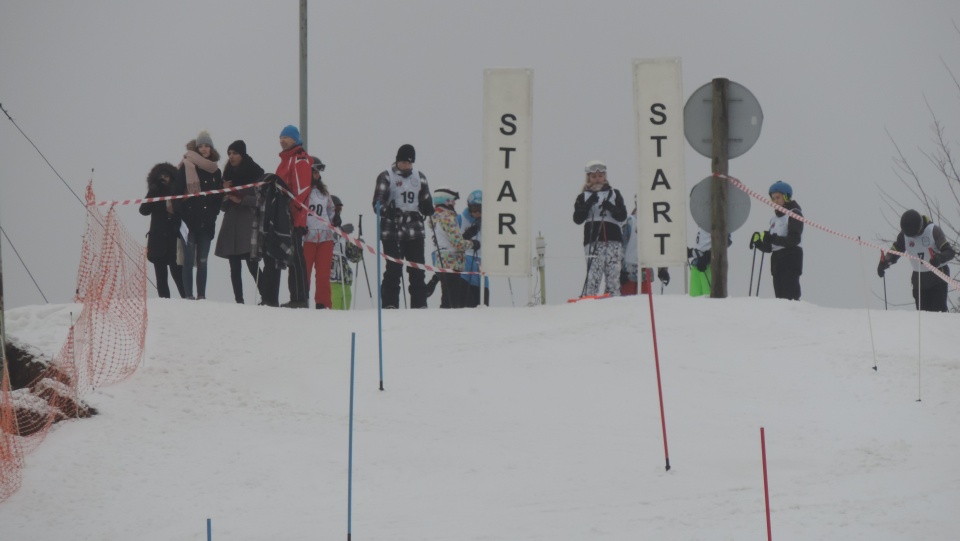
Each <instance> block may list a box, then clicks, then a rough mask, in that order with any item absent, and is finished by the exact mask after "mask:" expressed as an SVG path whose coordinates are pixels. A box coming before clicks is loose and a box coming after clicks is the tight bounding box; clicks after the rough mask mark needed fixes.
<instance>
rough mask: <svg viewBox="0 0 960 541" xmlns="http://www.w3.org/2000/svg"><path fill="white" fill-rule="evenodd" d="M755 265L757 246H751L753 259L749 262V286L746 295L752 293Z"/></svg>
mask: <svg viewBox="0 0 960 541" xmlns="http://www.w3.org/2000/svg"><path fill="white" fill-rule="evenodd" d="M756 267H757V247H756V246H754V247H753V261H752V262H751V263H750V287H748V288H747V296H748V297H749V296H751V295H752V294H753V269H755V268H756Z"/></svg>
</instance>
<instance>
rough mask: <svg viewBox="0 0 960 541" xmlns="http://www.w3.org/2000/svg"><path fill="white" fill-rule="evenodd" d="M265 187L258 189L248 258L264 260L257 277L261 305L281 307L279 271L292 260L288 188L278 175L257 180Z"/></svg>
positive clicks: (291, 228)
mask: <svg viewBox="0 0 960 541" xmlns="http://www.w3.org/2000/svg"><path fill="white" fill-rule="evenodd" d="M257 182H263V183H264V184H263V185H262V186H260V187H259V188H257V206H256V212H255V213H254V217H253V232H254V234H253V238H252V239H251V245H250V256H251V258H255V259H263V272H261V273H260V281H259V288H260V296H261V297H262V298H263V301H262V302H261V304H263V305H266V306H273V307H277V306H280V271H281V270H283V269H285V268H287V265H288V264H289V263H290V261H291V260H292V258H293V252H294V246H293V243H294V238H293V219H292V217H291V214H290V199H289V198H288V197H287V195H286V193H284V192H285V191H287V192H289V189H288V188H287V185H286V184H284V183H283V180H281V179H280V177H278V176H277V175H274V174H273V173H267V174H265V175H263V176H261V177H260V178H259V179H257Z"/></svg>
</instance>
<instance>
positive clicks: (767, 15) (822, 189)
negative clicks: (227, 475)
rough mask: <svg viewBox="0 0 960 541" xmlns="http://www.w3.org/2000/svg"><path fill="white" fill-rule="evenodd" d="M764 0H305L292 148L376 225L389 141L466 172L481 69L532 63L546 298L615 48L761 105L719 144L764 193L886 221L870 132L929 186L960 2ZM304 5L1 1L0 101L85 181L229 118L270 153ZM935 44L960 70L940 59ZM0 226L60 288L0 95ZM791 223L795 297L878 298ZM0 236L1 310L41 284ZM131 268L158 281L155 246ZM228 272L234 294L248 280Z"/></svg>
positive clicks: (65, 264) (948, 116) (876, 289)
mask: <svg viewBox="0 0 960 541" xmlns="http://www.w3.org/2000/svg"><path fill="white" fill-rule="evenodd" d="M779 4H780V3H778V2H759V1H757V2H751V1H731V2H725V3H700V2H637V1H635V0H623V1H620V0H617V1H613V0H609V1H594V2H580V3H576V4H573V5H570V4H569V3H560V2H553V1H546V0H544V1H520V2H517V1H510V2H506V1H487V2H450V1H426V0H424V1H398V2H387V1H382V2H371V1H336V2H313V3H311V4H310V7H309V30H310V42H309V62H310V64H309V66H310V75H309V139H308V142H307V143H308V144H307V146H308V150H309V151H310V152H311V153H312V154H316V155H318V156H319V157H321V158H322V159H323V161H324V162H325V163H326V164H327V166H328V167H327V171H326V174H325V175H324V180H325V181H327V183H328V184H329V185H330V187H331V190H332V192H333V193H335V194H337V195H339V196H340V197H341V199H343V201H344V203H345V209H344V218H345V222H353V223H356V222H357V214H359V213H362V214H363V216H364V228H365V231H364V237H365V239H367V240H369V241H371V242H372V241H374V240H375V239H374V233H373V227H374V223H373V220H372V209H371V207H370V200H371V197H372V193H373V189H374V181H375V178H376V176H377V174H378V173H379V172H380V171H382V170H384V169H385V168H386V167H388V166H389V164H390V163H391V162H392V161H393V157H394V156H395V153H396V150H397V147H399V146H400V145H401V144H403V143H410V144H413V145H414V146H415V147H416V149H417V166H418V167H419V168H420V169H421V170H422V171H423V172H424V173H425V174H426V175H427V178H428V180H429V182H430V185H431V187H432V188H436V187H439V186H449V187H452V188H454V189H457V190H460V191H461V193H463V194H466V193H469V192H470V191H471V190H473V189H478V188H480V187H481V178H480V175H481V155H480V152H481V120H482V119H481V108H482V94H481V93H482V83H483V70H484V69H485V68H491V67H527V68H532V69H533V71H534V80H533V96H534V97H533V129H534V135H533V178H534V189H533V194H534V205H533V208H534V216H533V223H534V228H535V232H536V231H539V232H542V234H543V235H544V237H545V238H546V241H547V256H548V259H547V286H548V287H547V296H548V300H549V302H551V303H557V302H564V301H566V299H568V298H570V297H575V296H577V295H578V294H579V292H580V289H581V287H582V284H583V278H584V270H585V265H584V261H583V251H582V244H581V243H582V233H581V228H580V226H576V225H575V224H574V223H573V221H572V212H573V201H574V199H575V197H576V195H577V193H578V192H579V189H580V187H581V185H582V182H583V165H584V164H585V163H586V162H587V161H589V160H593V159H599V160H603V161H605V162H606V163H607V165H608V168H609V169H608V177H609V179H610V182H611V184H612V185H613V186H614V187H615V188H618V189H620V190H621V191H622V192H623V194H624V196H625V198H626V199H627V200H628V201H630V200H632V199H633V195H634V194H635V193H636V184H637V182H638V172H637V150H636V148H637V143H636V127H635V125H634V111H633V96H632V92H633V88H632V79H631V77H632V71H631V70H632V67H631V66H632V59H634V58H655V57H663V56H671V57H672V56H677V57H680V58H681V59H682V66H683V87H684V94H685V99H686V98H687V97H689V95H690V94H691V93H693V92H694V91H695V90H696V89H697V88H698V87H700V86H701V85H703V84H706V83H708V82H709V81H710V80H711V79H712V78H714V77H726V78H729V79H731V80H733V81H736V82H738V83H740V84H742V85H744V86H746V87H747V88H748V89H750V91H751V92H752V93H753V94H754V95H755V96H756V97H757V99H758V100H759V102H760V105H761V107H762V108H763V113H764V124H763V131H762V133H761V135H760V139H759V140H758V142H757V144H756V145H755V146H754V147H753V148H752V149H751V150H750V151H749V152H747V153H746V154H745V155H743V156H741V157H739V158H736V159H733V160H731V162H730V174H731V175H732V176H735V177H737V178H739V179H741V180H743V181H744V182H745V183H746V184H747V185H748V186H749V187H751V188H753V189H755V190H757V191H760V192H762V193H765V192H766V189H767V187H768V186H769V185H770V184H771V183H772V182H774V181H776V180H784V181H787V182H789V183H790V184H792V185H793V188H794V198H795V199H796V200H797V201H798V202H799V203H800V205H801V206H802V207H803V210H804V215H805V216H806V217H807V218H808V219H810V220H813V221H816V222H819V223H822V224H824V225H827V226H829V227H831V228H833V229H836V230H838V231H841V232H843V233H846V234H850V235H853V236H862V237H863V238H864V239H865V240H870V241H877V239H878V238H880V237H884V238H890V237H892V236H893V234H894V230H893V228H892V227H891V225H890V223H889V221H888V219H889V218H890V217H891V216H894V213H893V212H890V211H887V212H886V214H887V215H886V216H884V214H883V211H886V207H885V205H884V203H883V201H882V199H881V196H880V190H881V189H883V190H885V191H887V192H888V193H891V194H892V195H894V196H895V197H896V198H898V199H899V200H901V201H903V203H904V204H905V205H907V206H915V201H914V200H912V199H911V196H910V194H909V192H908V191H907V189H906V188H904V187H903V186H901V184H900V182H899V180H897V177H896V176H895V175H894V172H893V169H894V163H893V156H894V148H893V144H892V143H891V141H890V139H889V138H888V136H887V131H889V133H890V134H892V135H893V137H894V138H895V139H896V141H897V143H898V144H899V145H900V146H901V148H903V149H904V150H905V151H906V152H907V155H908V157H910V158H911V159H912V160H913V161H914V164H915V166H916V167H917V169H918V171H919V172H920V173H921V175H922V176H923V177H925V178H928V179H929V180H930V182H931V186H933V187H937V188H939V185H940V184H942V182H940V181H939V180H938V177H937V176H936V172H935V171H934V170H933V169H932V167H931V166H929V165H928V164H927V162H926V161H925V159H924V158H923V156H922V154H921V153H920V150H919V149H921V148H929V147H930V145H931V140H932V136H933V132H932V131H931V123H932V118H931V115H930V111H929V110H928V109H927V103H929V106H930V107H931V108H932V109H934V110H935V111H937V112H938V113H939V115H940V117H941V120H943V121H945V123H946V126H947V129H948V132H947V135H948V137H950V138H951V140H953V141H956V140H957V137H956V135H952V134H955V133H956V130H960V118H958V115H957V110H958V109H957V104H958V96H957V89H956V86H955V85H954V82H953V81H952V79H951V78H950V75H949V73H948V72H947V70H946V68H945V67H944V65H943V63H942V62H943V61H946V62H947V64H948V65H951V62H953V59H955V58H957V54H956V53H957V50H958V49H960V36H958V34H957V32H956V30H955V29H954V26H953V23H952V22H951V19H952V18H956V17H957V15H956V14H957V13H960V10H958V9H957V8H956V5H955V2H947V1H921V2H917V3H913V4H912V5H908V4H907V3H903V2H895V1H889V0H886V1H872V2H868V1H865V0H858V1H847V2H831V1H826V0H816V1H810V2H803V3H791V4H790V5H787V6H783V5H779ZM298 6H299V4H298V2H296V1H293V0H286V1H284V2H270V3H267V2H253V1H226V0H222V1H212V0H210V1H207V0H204V1H190V2H188V1H181V0H175V1H165V2H150V3H141V2H121V1H110V0H102V1H92V2H67V1H50V2H46V1H40V2H32V1H26V0H12V1H7V2H4V5H3V7H2V8H0V74H2V75H0V104H2V105H3V107H4V109H6V110H7V111H8V112H9V113H10V115H11V116H12V117H13V118H14V120H15V121H16V122H17V123H18V125H19V126H20V128H22V129H23V130H24V132H25V133H26V134H27V135H29V136H30V137H31V138H32V140H33V142H34V143H36V145H37V146H38V147H39V148H40V150H41V151H42V152H43V153H44V154H45V155H46V157H47V159H49V160H50V162H51V163H52V164H53V166H54V167H55V168H56V170H57V171H58V172H59V173H60V174H61V175H62V176H63V177H64V179H65V180H66V182H67V183H68V184H69V185H70V187H71V188H72V189H73V190H74V191H75V192H76V193H77V194H79V195H80V196H81V197H82V194H83V191H84V188H85V186H86V183H87V181H88V180H90V179H91V178H92V179H93V181H94V189H95V191H96V193H97V196H98V198H99V199H101V200H109V199H129V198H137V197H142V196H143V195H144V194H145V193H146V183H145V178H146V174H147V172H148V171H149V170H150V168H151V167H152V166H153V165H154V164H155V163H158V162H162V161H169V162H171V163H173V164H177V163H178V162H179V160H180V158H181V157H182V155H183V152H184V145H185V144H186V143H187V141H189V140H190V139H193V138H194V137H196V135H197V133H198V132H199V131H200V130H203V129H206V130H209V132H210V134H211V135H212V137H213V140H214V145H215V147H216V148H217V149H218V151H219V152H220V153H221V155H222V156H224V158H225V156H226V149H227V146H228V145H229V144H230V143H231V142H232V141H233V140H235V139H243V140H245V141H246V143H247V149H248V152H249V153H250V155H251V156H252V157H253V158H254V159H255V160H256V161H257V162H258V163H259V164H260V165H261V166H263V167H264V169H266V170H268V171H273V170H275V169H276V166H277V164H278V162H279V159H278V157H277V154H278V152H279V151H280V147H279V144H278V135H279V133H280V130H281V129H282V128H283V126H285V125H286V124H297V123H298V118H299V94H298V91H299V90H298V36H297V31H298V15H299V7H298ZM941 58H942V59H943V60H941ZM951 67H952V68H953V69H954V70H955V71H960V65H958V64H957V63H956V62H954V63H953V64H952V65H951ZM925 100H926V103H925ZM685 162H686V163H685V168H686V176H687V179H686V182H687V189H688V190H689V189H690V188H691V187H692V186H693V185H694V184H695V183H696V182H698V181H699V180H700V179H702V178H704V177H705V176H707V175H708V174H709V172H710V163H709V160H708V159H707V158H704V157H702V156H700V155H699V154H697V153H696V152H695V151H694V150H693V149H692V148H690V147H689V146H687V149H686V157H685ZM224 163H225V161H224V162H221V167H223V165H224ZM91 170H92V172H91ZM461 204H462V203H461ZM459 208H462V206H461V207H459ZM771 214H772V211H771V210H770V209H769V208H767V207H763V206H762V205H759V204H757V203H754V204H753V206H752V211H751V215H750V218H749V219H748V221H747V223H746V225H745V226H744V227H743V228H742V229H740V230H739V231H736V232H734V234H733V239H734V244H733V246H732V247H731V248H730V250H729V258H730V271H729V277H730V278H729V282H728V290H729V293H730V295H731V296H745V295H746V294H747V285H748V281H749V276H750V270H751V256H752V253H751V252H750V251H749V250H748V249H747V243H748V241H749V234H750V232H752V231H754V230H762V229H764V228H765V227H766V225H767V222H768V220H769V218H770V216H771ZM119 215H120V217H121V219H122V220H123V223H124V225H125V226H126V227H127V228H128V230H129V231H130V232H131V234H132V235H133V236H134V237H135V238H137V239H138V240H139V241H141V242H142V243H144V244H145V238H144V235H145V233H146V231H147V229H148V225H149V218H146V217H142V216H140V214H139V213H138V212H137V208H136V207H134V206H129V207H123V208H121V209H120V210H119ZM688 223H689V226H688V229H689V232H690V235H691V236H692V235H693V234H694V233H695V231H696V228H695V227H694V225H693V222H692V219H690V220H688ZM0 224H2V226H3V228H4V231H6V233H7V234H8V235H9V236H10V238H11V240H12V241H13V243H14V245H15V246H16V248H17V250H18V251H19V254H20V256H21V257H22V258H23V259H24V261H25V262H26V265H27V266H29V268H30V270H31V271H32V272H33V274H34V277H35V278H36V280H37V282H38V283H39V285H40V287H41V288H42V289H43V291H44V293H45V294H46V296H47V298H48V299H49V300H50V302H53V303H63V302H69V300H70V299H71V297H72V294H73V289H74V287H75V283H74V282H75V278H76V268H77V263H78V258H79V253H80V247H81V239H82V233H83V227H84V209H83V207H82V206H81V205H80V203H79V202H78V201H77V200H76V199H75V198H74V196H73V195H72V194H70V192H69V191H68V190H67V189H66V187H65V186H64V185H63V183H61V181H60V180H59V179H58V178H57V176H56V175H55V174H54V172H53V171H52V170H51V169H50V168H49V167H48V166H47V165H46V163H45V162H44V161H43V159H42V158H41V156H40V155H39V154H38V153H37V152H36V151H35V150H34V149H33V147H32V146H31V145H30V143H29V142H28V141H27V140H26V139H25V138H24V137H23V135H21V134H20V132H19V131H17V129H16V127H15V126H14V125H13V124H12V123H11V122H10V121H9V120H7V118H6V117H0ZM690 242H692V240H691V241H690ZM803 246H804V250H805V254H806V255H805V267H804V274H803V277H802V278H801V284H802V288H803V299H804V300H806V301H810V302H813V303H816V304H820V305H824V306H837V307H850V308H854V307H863V306H864V305H869V306H872V307H874V308H879V307H882V306H883V302H882V291H883V289H882V288H883V284H882V282H881V281H880V280H879V279H878V278H877V277H876V274H875V267H876V260H877V258H878V256H879V254H877V253H875V252H872V251H861V250H860V249H858V248H857V247H856V246H855V245H853V244H851V243H850V242H848V241H845V240H842V239H839V238H835V237H831V236H829V235H827V234H825V233H822V232H819V231H816V230H813V229H812V228H807V230H806V232H805V234H804V237H803ZM0 247H2V257H3V271H4V282H5V283H4V286H5V294H6V304H7V307H14V306H21V305H27V304H41V303H43V299H42V298H41V297H40V294H39V293H38V292H37V290H36V288H35V287H34V286H33V284H32V282H31V281H30V278H29V277H28V276H27V274H26V271H25V269H24V267H23V265H21V263H20V261H19V260H18V259H17V257H16V255H15V254H14V253H13V250H12V249H11V246H10V244H9V243H8V242H7V241H6V239H3V241H2V245H0ZM367 265H368V268H369V271H370V278H371V286H373V287H374V288H375V287H376V282H377V280H376V276H375V275H374V274H375V268H376V262H375V261H374V259H373V258H372V257H369V256H368V257H367ZM909 269H910V266H909V264H908V263H906V262H901V263H900V264H899V265H896V266H894V267H893V268H892V269H891V270H890V271H889V272H888V279H887V282H888V284H887V293H888V296H889V299H890V301H891V303H895V304H904V303H909V305H910V306H909V308H910V309H912V299H911V297H910V292H909V283H908V280H909V278H908V277H909ZM671 272H672V274H673V277H674V280H673V282H672V283H671V284H670V286H669V287H667V288H666V293H668V294H680V293H682V292H683V269H682V268H679V267H678V268H673V269H671ZM763 272H764V277H763V279H764V282H763V285H762V286H761V296H763V297H769V296H772V286H771V283H770V278H769V266H768V265H765V266H764V271H763ZM148 275H149V277H150V279H151V280H152V279H153V271H152V269H148ZM357 278H358V279H357V281H356V282H355V286H354V294H355V295H359V299H358V306H359V307H367V306H371V305H372V304H371V302H370V300H369V298H368V296H367V292H366V286H365V284H364V281H363V272H362V270H361V273H360V276H359V277H357ZM245 280H248V281H247V282H246V284H245V287H246V289H247V292H248V293H247V300H248V302H251V299H252V298H253V295H252V291H253V289H252V288H253V285H252V282H250V281H249V276H246V277H245ZM865 280H866V285H867V287H868V288H869V291H865V288H864V285H863V284H864V281H865ZM509 285H512V287H513V290H514V300H515V302H516V303H517V304H518V305H522V304H525V303H526V300H527V283H526V280H525V279H522V278H520V279H518V278H514V279H513V280H512V284H509ZM493 287H494V302H495V304H497V305H509V304H510V303H511V299H510V296H509V288H508V282H507V280H506V279H505V278H496V279H494V281H493ZM149 294H150V295H151V296H155V294H156V292H155V291H153V290H152V288H151V291H150V293H149ZM374 295H375V290H374ZM207 296H208V298H212V299H216V300H221V301H230V300H232V292H231V288H230V281H229V271H228V266H227V262H226V260H222V259H219V258H216V257H215V256H214V255H213V250H211V255H210V269H209V284H208V294H207ZM878 296H880V298H878ZM286 298H287V297H286V287H285V286H284V287H283V288H282V292H281V299H282V300H284V301H285V300H286ZM432 304H433V305H436V304H438V300H437V299H432Z"/></svg>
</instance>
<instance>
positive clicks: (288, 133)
mask: <svg viewBox="0 0 960 541" xmlns="http://www.w3.org/2000/svg"><path fill="white" fill-rule="evenodd" d="M280 137H289V138H290V139H293V140H294V141H296V142H297V144H298V145H302V144H303V141H301V140H300V130H298V129H297V127H296V126H294V125H293V124H290V125H289V126H287V127H286V128H284V129H283V131H281V132H280Z"/></svg>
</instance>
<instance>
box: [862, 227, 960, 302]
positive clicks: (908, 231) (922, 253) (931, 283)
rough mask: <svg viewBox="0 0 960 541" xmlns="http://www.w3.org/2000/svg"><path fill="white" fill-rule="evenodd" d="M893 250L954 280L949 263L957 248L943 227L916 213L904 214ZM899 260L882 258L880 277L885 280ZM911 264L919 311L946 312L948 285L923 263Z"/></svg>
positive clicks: (878, 273) (911, 278) (887, 255)
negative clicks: (890, 268)
mask: <svg viewBox="0 0 960 541" xmlns="http://www.w3.org/2000/svg"><path fill="white" fill-rule="evenodd" d="M891 248H892V249H893V250H896V251H898V252H901V253H906V254H910V255H912V256H914V257H917V258H919V259H922V260H925V261H926V262H927V263H929V264H930V266H931V267H934V268H936V269H937V270H939V271H940V272H942V273H943V274H945V275H947V276H950V267H948V266H947V262H949V261H950V260H951V259H953V258H954V257H956V252H954V250H953V246H952V245H951V244H950V241H948V240H947V238H946V236H945V235H944V234H943V230H942V229H940V226H938V225H936V224H934V223H933V222H932V221H930V218H928V217H926V216H921V215H920V213H919V212H917V211H915V210H913V209H910V210H908V211H906V212H904V213H903V216H901V217H900V234H898V235H897V240H895V241H893V246H892V247H891ZM898 259H900V256H898V255H896V254H890V253H888V254H886V255H883V254H881V256H880V265H879V266H877V275H879V276H880V277H881V278H883V274H884V273H885V272H886V270H887V269H888V268H889V267H890V265H893V264H894V263H896V262H897V260H898ZM910 263H911V264H912V265H913V274H911V275H910V283H911V284H912V285H913V302H914V304H915V305H916V307H917V310H923V311H925V312H946V311H947V293H948V291H949V290H948V288H947V283H946V282H944V281H943V279H942V278H940V277H939V276H937V275H936V274H934V273H933V272H931V271H930V269H928V268H927V267H926V266H925V265H921V264H920V262H919V261H917V260H915V259H911V260H910Z"/></svg>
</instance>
